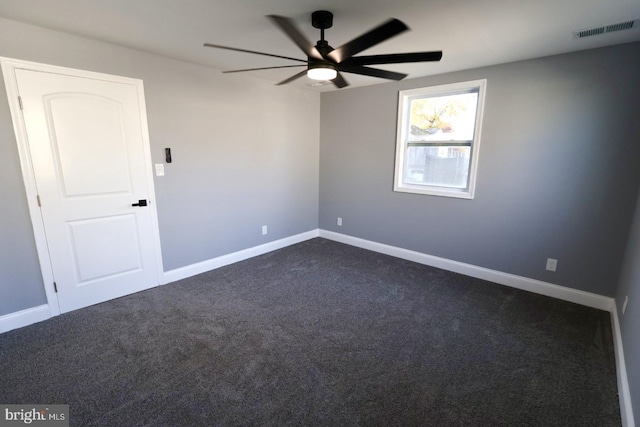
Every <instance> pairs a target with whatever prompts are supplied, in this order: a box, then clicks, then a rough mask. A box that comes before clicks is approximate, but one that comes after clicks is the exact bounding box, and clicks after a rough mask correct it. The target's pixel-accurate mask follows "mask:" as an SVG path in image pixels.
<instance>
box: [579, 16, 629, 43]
mask: <svg viewBox="0 0 640 427" xmlns="http://www.w3.org/2000/svg"><path fill="white" fill-rule="evenodd" d="M632 28H638V19H634V20H633V21H627V22H620V23H618V24H612V25H605V26H602V27H595V28H587V29H584V30H578V31H574V32H573V34H574V35H575V36H576V38H578V39H581V38H583V37H591V36H597V35H598V34H605V33H613V32H615V31H622V30H631V29H632Z"/></svg>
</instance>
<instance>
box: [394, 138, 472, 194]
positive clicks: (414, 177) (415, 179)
mask: <svg viewBox="0 0 640 427" xmlns="http://www.w3.org/2000/svg"><path fill="white" fill-rule="evenodd" d="M406 154H407V157H406V162H405V176H404V182H405V183H407V184H418V185H433V186H438V187H453V188H467V183H468V174H469V159H470V154H471V148H470V147H407V152H406Z"/></svg>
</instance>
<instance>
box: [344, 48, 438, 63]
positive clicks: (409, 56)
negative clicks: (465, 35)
mask: <svg viewBox="0 0 640 427" xmlns="http://www.w3.org/2000/svg"><path fill="white" fill-rule="evenodd" d="M440 59H442V51H433V52H413V53H394V54H390V55H372V56H355V57H351V58H348V59H345V60H344V61H343V62H342V63H341V64H340V65H342V64H348V65H375V64H400V63H402V62H429V61H440Z"/></svg>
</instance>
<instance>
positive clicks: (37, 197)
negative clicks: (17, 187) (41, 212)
mask: <svg viewBox="0 0 640 427" xmlns="http://www.w3.org/2000/svg"><path fill="white" fill-rule="evenodd" d="M36 199H38V207H42V203H40V195H39V194H38V195H36Z"/></svg>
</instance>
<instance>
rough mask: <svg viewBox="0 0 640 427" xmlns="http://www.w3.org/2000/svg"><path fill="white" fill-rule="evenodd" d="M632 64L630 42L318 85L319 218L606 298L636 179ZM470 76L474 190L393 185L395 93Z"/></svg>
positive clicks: (635, 63) (638, 129) (634, 53)
mask: <svg viewBox="0 0 640 427" xmlns="http://www.w3.org/2000/svg"><path fill="white" fill-rule="evenodd" d="M445 60H446V52H445ZM425 66H426V67H428V65H425ZM639 75H640V43H635V44H628V45H621V46H617V47H612V48H605V49H599V50H591V51H583V52H579V53H574V54H570V55H562V56H555V57H548V58H543V59H537V60H531V61H523V62H517V63H511V64H504V65H498V66H493V67H487V68H481V69H474V70H468V71H464V72H457V73H450V74H444V75H438V76H433V77H428V78H421V79H413V80H407V81H402V82H393V83H389V84H382V85H375V86H370V87H362V88H354V89H350V90H342V91H334V92H327V93H323V94H322V101H321V122H320V228H322V229H327V230H333V231H337V232H341V233H344V234H348V235H351V236H356V237H360V238H364V239H369V240H373V241H376V242H380V243H385V244H389V245H393V246H398V247H401V248H406V249H411V250H415V251H419V252H423V253H426V254H430V255H435V256H439V257H444V258H448V259H452V260H457V261H461V262H465V263H469V264H473V265H477V266H482V267H486V268H489V269H494V270H498V271H503V272H507V273H512V274H516V275H520V276H525V277H529V278H534V279H539V280H543V281H546V282H551V283H555V284H559V285H562V286H567V287H570V288H575V289H580V290H584V291H588V292H595V293H597V294H601V295H607V296H613V295H614V292H615V287H616V284H617V280H618V273H619V269H620V266H621V260H622V258H623V253H624V248H625V244H626V239H627V235H628V231H629V227H630V224H631V218H632V215H633V208H634V203H635V195H636V194H637V191H638V185H639V183H640V167H638V158H639V155H640V144H638V135H639V133H640V121H639V120H638V118H637V114H638V111H640V96H639V94H640V79H638V76H639ZM475 79H487V90H486V102H485V110H484V124H483V128H482V145H481V151H480V158H479V166H478V175H477V186H476V195H475V199H474V200H462V199H452V198H444V197H436V196H424V195H417V194H405V193H396V192H393V191H392V188H393V173H394V156H395V142H396V141H395V139H396V113H397V104H398V91H399V90H404V89H411V88H417V87H424V86H432V85H438V84H445V83H453V82H460V81H467V80H475ZM336 217H342V218H343V226H342V227H338V226H337V225H336ZM547 258H556V259H558V271H557V272H556V273H551V272H547V271H546V270H545V264H546V259H547Z"/></svg>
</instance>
